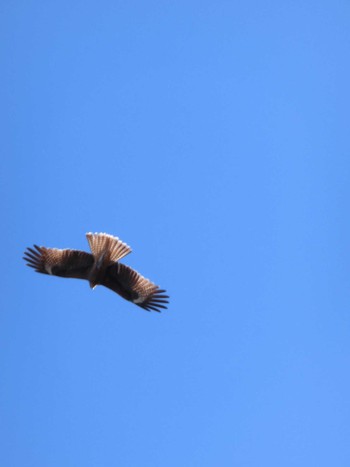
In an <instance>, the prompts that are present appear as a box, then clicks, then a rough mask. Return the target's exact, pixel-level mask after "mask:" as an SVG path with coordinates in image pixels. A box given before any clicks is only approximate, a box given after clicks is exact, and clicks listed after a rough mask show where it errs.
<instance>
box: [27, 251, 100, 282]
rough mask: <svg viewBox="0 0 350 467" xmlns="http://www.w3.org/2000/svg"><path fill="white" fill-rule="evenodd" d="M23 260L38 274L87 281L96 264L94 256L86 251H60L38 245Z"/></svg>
mask: <svg viewBox="0 0 350 467" xmlns="http://www.w3.org/2000/svg"><path fill="white" fill-rule="evenodd" d="M23 259H24V260H25V261H27V266H30V267H31V268H34V269H35V270H36V272H40V273H42V274H52V275H53V276H60V277H74V278H77V279H87V278H88V275H89V271H90V268H91V266H92V265H93V263H94V258H93V256H92V255H90V254H89V253H86V252H85V251H79V250H68V249H66V250H59V249H57V248H45V247H44V246H37V245H34V248H27V250H26V251H25V253H24V257H23Z"/></svg>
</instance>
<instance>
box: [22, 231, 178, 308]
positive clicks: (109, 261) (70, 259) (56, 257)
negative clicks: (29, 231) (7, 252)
mask: <svg viewBox="0 0 350 467" xmlns="http://www.w3.org/2000/svg"><path fill="white" fill-rule="evenodd" d="M86 238H87V240H88V242H89V246H90V249H91V253H86V252H85V251H80V250H70V249H64V250H59V249H57V248H46V247H44V246H37V245H34V248H27V250H26V251H25V253H24V257H23V259H24V260H25V261H26V262H27V266H30V267H31V268H34V269H35V270H36V272H40V273H42V274H51V275H53V276H60V277H74V278H77V279H86V280H88V281H89V283H90V287H91V288H92V289H94V288H95V287H96V286H97V285H104V286H105V287H108V288H109V289H111V290H113V291H114V292H116V293H117V294H119V295H120V296H122V297H123V298H125V299H126V300H129V301H130V302H133V303H135V305H138V306H140V307H141V308H144V309H145V310H148V311H151V310H153V311H158V312H160V311H161V309H162V308H164V309H165V308H167V306H166V305H167V304H168V303H169V301H168V298H169V296H168V295H165V293H166V291H165V290H163V289H160V288H159V287H158V286H157V285H155V284H153V282H151V281H150V280H148V279H146V278H145V277H143V276H141V274H139V273H138V272H136V271H134V270H133V269H131V268H129V267H128V266H125V265H124V264H122V263H120V262H119V260H121V259H122V258H124V256H126V255H128V254H129V253H131V248H130V247H129V246H128V245H127V244H126V243H124V242H122V241H121V240H120V239H119V238H118V237H113V236H112V235H108V234H106V233H91V232H90V233H87V234H86Z"/></svg>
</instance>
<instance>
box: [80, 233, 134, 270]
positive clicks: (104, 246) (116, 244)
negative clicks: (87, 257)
mask: <svg viewBox="0 0 350 467" xmlns="http://www.w3.org/2000/svg"><path fill="white" fill-rule="evenodd" d="M86 238H87V240H88V242H89V245H90V249H91V253H92V254H93V256H94V258H95V260H96V261H98V260H99V259H101V260H103V262H106V263H108V262H110V263H114V262H116V261H119V260H120V259H122V258H124V256H126V255H128V254H129V253H131V248H130V247H129V246H128V245H127V244H126V243H124V242H122V241H121V240H120V239H119V238H118V237H113V235H109V234H106V233H91V232H89V233H87V234H86Z"/></svg>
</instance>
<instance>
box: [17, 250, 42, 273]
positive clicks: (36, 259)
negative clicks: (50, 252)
mask: <svg viewBox="0 0 350 467" xmlns="http://www.w3.org/2000/svg"><path fill="white" fill-rule="evenodd" d="M34 247H35V248H36V249H37V251H36V250H34V249H33V248H30V247H28V248H27V249H26V251H25V252H24V256H23V259H24V261H26V263H27V266H29V267H30V268H33V269H35V270H36V271H37V272H46V271H45V267H44V261H43V257H42V249H41V248H40V247H38V246H37V245H34Z"/></svg>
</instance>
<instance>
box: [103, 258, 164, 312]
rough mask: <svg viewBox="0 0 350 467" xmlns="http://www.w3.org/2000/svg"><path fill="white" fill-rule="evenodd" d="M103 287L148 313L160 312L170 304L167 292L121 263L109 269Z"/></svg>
mask: <svg viewBox="0 0 350 467" xmlns="http://www.w3.org/2000/svg"><path fill="white" fill-rule="evenodd" d="M102 285H104V286H105V287H108V288H109V289H111V290H113V291H114V292H116V293H117V294H119V295H121V296H122V297H123V298H125V299H126V300H129V301H131V302H133V303H135V304H136V305H138V306H140V307H141V308H144V309H145V310H148V311H150V310H154V311H160V309H161V308H164V309H165V308H167V306H166V305H167V303H169V301H168V298H169V296H168V295H164V293H165V290H162V289H160V288H159V287H158V286H157V285H155V284H153V282H151V281H149V280H148V279H146V278H145V277H143V276H141V274H139V273H138V272H136V271H134V270H133V269H131V268H129V267H128V266H125V265H124V264H121V263H116V264H113V265H112V266H110V267H109V268H107V271H106V275H105V278H104V280H103V282H102Z"/></svg>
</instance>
